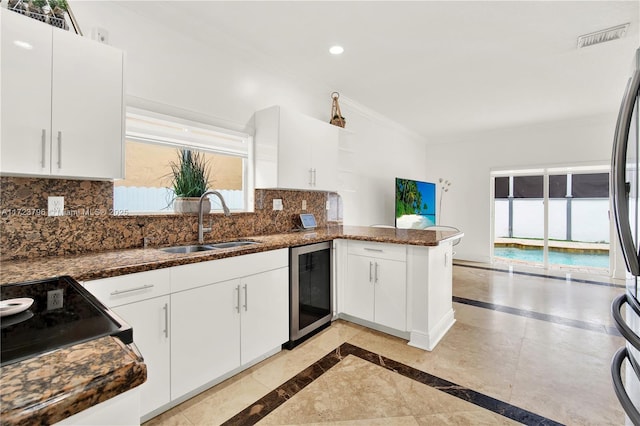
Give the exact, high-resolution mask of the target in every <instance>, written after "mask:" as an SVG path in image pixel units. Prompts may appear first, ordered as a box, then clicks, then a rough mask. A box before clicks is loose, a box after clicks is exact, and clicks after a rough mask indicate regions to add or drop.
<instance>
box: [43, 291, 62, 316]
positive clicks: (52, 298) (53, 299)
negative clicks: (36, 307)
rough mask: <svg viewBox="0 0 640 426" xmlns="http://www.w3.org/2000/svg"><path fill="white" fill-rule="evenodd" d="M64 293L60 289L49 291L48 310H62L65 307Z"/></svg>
mask: <svg viewBox="0 0 640 426" xmlns="http://www.w3.org/2000/svg"><path fill="white" fill-rule="evenodd" d="M63 298H64V291H63V290H62V289H61V288H59V289H57V290H49V291H48V292H47V310H48V311H52V310H54V309H60V308H62V306H63V305H64V301H63Z"/></svg>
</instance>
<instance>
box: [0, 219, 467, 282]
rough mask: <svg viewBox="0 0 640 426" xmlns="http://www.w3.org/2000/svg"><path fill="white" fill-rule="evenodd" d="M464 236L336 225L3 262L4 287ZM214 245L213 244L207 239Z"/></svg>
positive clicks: (0, 273)
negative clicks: (306, 248) (183, 249)
mask: <svg viewBox="0 0 640 426" xmlns="http://www.w3.org/2000/svg"><path fill="white" fill-rule="evenodd" d="M462 236H463V234H462V233H461V232H457V231H453V230H446V231H431V230H413V229H395V228H372V227H364V226H363V227H360V226H344V227H342V226H334V227H326V228H322V229H317V230H315V231H307V232H290V233H286V234H275V235H260V236H254V237H247V238H242V239H243V240H252V241H258V242H260V243H261V244H255V245H249V246H240V247H236V248H232V249H221V250H211V251H204V252H196V253H184V254H177V253H166V252H164V251H162V250H159V249H158V248H146V249H128V250H114V251H106V252H98V253H90V254H86V255H80V256H55V257H44V258H37V259H24V260H13V261H6V262H1V263H0V284H8V283H15V282H24V281H31V280H37V279H45V278H51V277H55V276H60V275H70V276H72V277H73V278H75V279H76V280H78V281H86V280H94V279H98V278H108V277H113V276H118V275H124V274H131V273H134V272H143V271H148V270H152V269H158V268H167V267H171V266H178V265H186V264H189V263H197V262H203V261H207V260H214V259H222V258H225V257H232V256H238V255H243V254H250V253H259V252H263V251H269V250H276V249H279V248H287V247H293V246H298V245H304V244H313V243H317V242H322V241H331V240H334V239H339V238H341V239H349V240H362V241H374V242H381V243H394V244H410V245H418V246H436V245H438V244H440V243H441V242H442V241H446V240H451V239H454V238H461V237H462ZM205 242H206V243H211V241H205Z"/></svg>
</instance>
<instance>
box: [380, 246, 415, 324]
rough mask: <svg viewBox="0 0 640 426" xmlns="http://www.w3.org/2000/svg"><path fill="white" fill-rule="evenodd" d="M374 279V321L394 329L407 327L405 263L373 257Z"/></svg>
mask: <svg viewBox="0 0 640 426" xmlns="http://www.w3.org/2000/svg"><path fill="white" fill-rule="evenodd" d="M373 262H374V281H375V308H374V318H375V319H374V321H375V322H376V323H377V324H381V325H384V326H387V327H391V328H394V329H396V330H402V331H405V330H406V329H407V279H406V263H405V262H398V261H395V260H387V259H373Z"/></svg>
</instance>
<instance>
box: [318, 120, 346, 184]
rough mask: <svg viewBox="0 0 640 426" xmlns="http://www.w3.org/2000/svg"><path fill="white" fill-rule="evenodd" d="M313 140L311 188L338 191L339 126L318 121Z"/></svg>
mask: <svg viewBox="0 0 640 426" xmlns="http://www.w3.org/2000/svg"><path fill="white" fill-rule="evenodd" d="M316 127H317V128H316V129H314V132H313V135H314V140H313V141H312V142H311V163H312V164H311V167H312V169H313V186H312V187H311V189H316V190H324V191H337V189H338V140H339V137H340V134H339V130H338V127H336V126H333V125H331V124H328V123H323V122H318V123H316Z"/></svg>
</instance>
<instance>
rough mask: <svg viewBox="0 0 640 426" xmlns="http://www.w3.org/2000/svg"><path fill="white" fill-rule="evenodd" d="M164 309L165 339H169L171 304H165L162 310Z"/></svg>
mask: <svg viewBox="0 0 640 426" xmlns="http://www.w3.org/2000/svg"><path fill="white" fill-rule="evenodd" d="M162 309H164V330H163V333H164V337H167V338H168V337H169V304H168V303H165V304H164V307H163V308H162Z"/></svg>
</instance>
